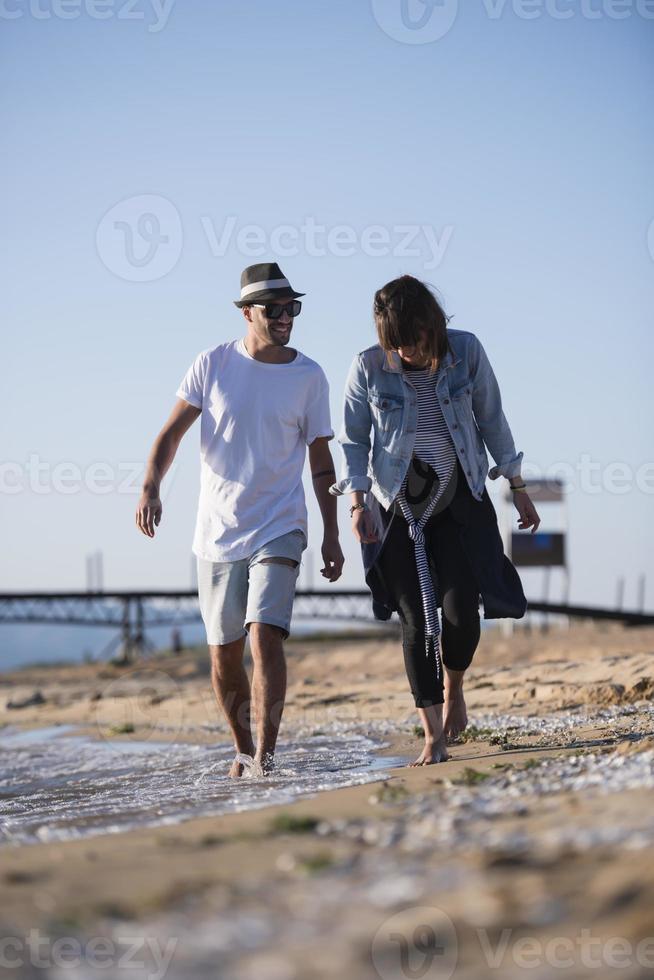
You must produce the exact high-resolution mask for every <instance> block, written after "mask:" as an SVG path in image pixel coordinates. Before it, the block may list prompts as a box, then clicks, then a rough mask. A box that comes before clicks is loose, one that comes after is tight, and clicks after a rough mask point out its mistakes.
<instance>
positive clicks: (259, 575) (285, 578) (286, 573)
mask: <svg viewBox="0 0 654 980" xmlns="http://www.w3.org/2000/svg"><path fill="white" fill-rule="evenodd" d="M306 546H307V539H306V537H305V535H304V531H301V530H299V528H298V530H296V531H289V532H288V534H282V535H281V537H279V538H274V539H273V540H272V541H268V542H267V543H266V544H264V545H262V546H261V547H260V548H257V550H256V551H255V552H254V553H253V554H251V555H249V556H248V557H247V558H241V559H239V560H238V561H207V560H206V559H204V558H198V559H197V567H198V596H199V599H200V612H201V613H202V619H203V621H204V625H205V629H206V631H207V643H208V644H209V645H211V646H214V645H217V644H224V643H233V642H234V640H238V639H240V638H241V637H242V636H245V634H246V633H247V631H248V628H249V626H250V623H267V624H268V625H269V626H278V627H279V628H280V629H281V630H282V631H283V633H284V639H286V637H287V636H288V634H289V631H290V626H291V615H292V612H293V600H294V598H295V584H296V582H297V577H298V575H299V572H300V560H301V558H302V552H303V551H304V549H305V548H306ZM266 558H290V559H291V560H293V561H295V562H297V565H296V566H295V567H293V566H291V565H288V564H286V563H282V562H265V561H263V559H266Z"/></svg>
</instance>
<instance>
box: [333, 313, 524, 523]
mask: <svg viewBox="0 0 654 980" xmlns="http://www.w3.org/2000/svg"><path fill="white" fill-rule="evenodd" d="M447 335H448V339H449V342H450V347H451V350H448V352H447V354H446V355H445V358H444V359H443V362H442V363H443V371H441V372H440V376H439V380H438V383H437V386H436V392H437V395H438V399H439V402H440V406H441V409H442V411H443V416H444V418H445V422H446V423H447V427H448V429H449V432H450V435H451V436H452V440H453V442H454V445H455V447H456V453H457V456H458V458H459V460H460V462H461V466H462V468H463V471H464V473H465V474H466V476H467V478H468V484H469V486H470V489H471V491H472V494H473V496H474V497H475V498H476V499H477V500H481V497H482V494H483V492H484V486H485V483H486V477H487V476H489V477H490V479H491V480H495V479H497V477H498V476H505V477H507V478H509V477H512V476H519V475H520V466H521V461H522V457H523V453H522V452H520V453H516V450H515V444H514V442H513V436H512V435H511V430H510V428H509V424H508V422H507V421H506V418H505V416H504V412H503V411H502V400H501V397H500V389H499V386H498V383H497V380H496V378H495V375H494V373H493V369H492V367H491V365H490V361H489V360H488V357H487V355H486V351H485V350H484V348H483V346H482V344H481V342H480V341H479V340H478V339H477V337H476V336H475V335H474V334H473V333H470V332H469V331H467V330H454V329H450V330H448V331H447ZM417 422H418V404H417V396H416V391H415V388H414V387H413V385H411V384H410V382H409V381H407V379H406V376H405V375H404V373H403V371H402V365H401V361H400V357H399V355H398V354H396V353H395V352H393V351H391V352H390V353H388V354H385V352H384V351H383V350H382V348H381V347H380V346H379V345H378V344H375V346H374V347H369V348H368V349H367V350H364V351H362V352H361V353H360V354H358V355H357V357H355V359H354V361H353V362H352V366H351V368H350V372H349V375H348V379H347V384H346V388H345V406H344V416H343V425H342V428H341V431H340V433H339V437H338V441H339V443H340V444H341V446H342V449H343V454H344V465H343V470H342V479H341V480H339V481H338V482H337V483H334V484H333V485H332V486H331V487H330V488H329V491H330V493H332V494H335V495H337V496H338V495H340V494H343V493H349V492H351V491H353V490H362V491H364V492H366V493H367V492H369V491H371V492H372V493H373V494H374V496H375V497H376V498H377V500H379V502H380V503H381V504H382V505H383V506H384V507H385V508H389V507H390V505H391V503H392V502H393V500H394V498H395V497H396V495H397V493H398V491H399V490H400V487H401V486H402V482H403V480H404V477H405V474H406V472H407V469H408V468H409V463H410V461H411V456H412V454H413V447H414V444H415V438H416V427H417ZM371 430H372V436H373V439H372V443H371ZM484 443H485V444H486V446H487V447H488V451H489V452H490V454H491V456H492V457H493V459H494V461H495V463H496V465H495V466H493V467H492V469H491V470H489V469H488V457H487V456H486V449H485V448H484ZM371 445H372V456H371V455H370V449H371Z"/></svg>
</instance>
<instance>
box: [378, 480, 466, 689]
mask: <svg viewBox="0 0 654 980" xmlns="http://www.w3.org/2000/svg"><path fill="white" fill-rule="evenodd" d="M461 490H462V491H463V492H468V493H469V492H470V491H469V489H468V487H467V485H466V486H465V487H461ZM459 492H460V491H459ZM424 532H425V549H426V551H427V555H428V557H429V563H430V569H431V573H432V578H433V581H434V584H435V586H436V600H437V602H438V604H439V605H440V606H441V607H442V616H441V636H440V643H441V648H442V660H443V663H444V664H445V666H446V667H449V668H450V669H451V670H465V669H466V668H467V667H469V666H470V663H471V661H472V658H473V656H474V653H475V650H476V649H477V646H478V644H479V637H480V633H481V628H480V622H479V587H478V584H477V581H476V580H475V576H474V574H473V572H472V569H471V567H470V563H469V561H468V559H467V558H466V556H465V554H464V551H463V548H462V546H461V541H460V537H459V525H458V524H457V522H456V520H455V519H454V517H453V516H452V512H451V509H450V507H446V508H445V510H443V511H441V512H440V513H439V514H434V515H433V517H431V518H430V519H429V520H428V521H427V524H426V525H425V529H424ZM377 560H378V568H379V573H380V575H381V576H382V578H383V580H384V584H385V586H386V589H387V590H388V593H389V595H390V596H392V598H393V600H394V603H395V607H396V609H397V611H398V614H399V617H400V621H401V623H402V647H403V649H404V665H405V668H406V672H407V677H408V679H409V684H410V687H411V693H412V694H413V697H414V699H415V703H416V706H417V707H418V708H426V707H428V706H429V705H432V704H442V703H443V700H444V694H443V682H442V677H441V680H440V681H439V679H438V677H437V675H436V660H435V654H434V651H433V650H431V651H430V653H429V656H427V655H426V646H425V615H424V610H423V605H422V596H421V594H420V582H419V579H418V570H417V568H416V556H415V546H414V544H413V541H412V540H411V538H410V537H409V533H408V526H407V522H406V521H405V520H404V518H403V517H402V516H401V515H400V514H395V516H394V517H393V519H392V521H391V525H390V527H389V528H388V532H387V535H386V539H385V541H384V546H383V548H382V550H381V554H380V555H379V558H378V559H377ZM434 573H435V577H434Z"/></svg>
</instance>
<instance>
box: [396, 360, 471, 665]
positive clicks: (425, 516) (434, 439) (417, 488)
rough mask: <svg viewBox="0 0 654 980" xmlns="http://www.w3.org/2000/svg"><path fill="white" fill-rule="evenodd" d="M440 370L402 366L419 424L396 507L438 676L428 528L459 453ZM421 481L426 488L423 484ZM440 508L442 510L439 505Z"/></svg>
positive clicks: (451, 481)
mask: <svg viewBox="0 0 654 980" xmlns="http://www.w3.org/2000/svg"><path fill="white" fill-rule="evenodd" d="M439 372H440V368H439V369H438V370H437V371H436V372H435V373H434V374H430V373H429V371H428V370H427V369H424V370H411V369H407V368H404V376H405V377H406V379H407V380H408V381H409V383H410V384H411V385H413V387H414V388H415V390H416V395H417V400H418V421H417V429H416V440H415V445H414V458H413V460H412V462H411V466H410V467H409V470H408V471H407V475H406V477H405V478H404V482H403V484H402V487H401V488H400V491H399V493H398V495H397V497H396V502H397V505H398V507H399V509H400V511H401V513H402V514H403V516H404V518H405V520H406V522H407V524H408V526H409V537H410V538H411V539H412V540H413V543H414V545H415V552H416V567H417V570H418V579H419V582H420V593H421V596H422V604H423V609H424V614H425V645H426V654H427V656H429V653H430V649H432V648H433V651H434V656H435V661H436V672H437V675H438V676H440V673H441V668H440V649H439V635H440V624H439V621H438V604H437V599H436V596H437V594H438V592H437V590H438V584H437V582H435V581H433V579H432V575H431V572H430V569H429V559H428V557H427V552H426V550H425V537H424V533H423V531H424V527H425V524H426V523H427V521H428V520H429V518H430V517H431V516H432V514H434V513H436V512H437V510H442V509H444V508H445V507H446V506H447V504H448V503H449V501H450V500H451V499H452V496H453V494H454V489H455V487H456V459H457V457H456V449H455V447H454V443H453V442H452V437H451V435H450V432H449V429H448V428H447V423H446V422H445V419H444V417H443V412H442V410H441V406H440V402H439V400H438V395H437V394H436V383H437V381H438V378H439ZM421 477H422V485H421ZM439 505H440V506H439Z"/></svg>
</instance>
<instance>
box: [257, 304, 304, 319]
mask: <svg viewBox="0 0 654 980" xmlns="http://www.w3.org/2000/svg"><path fill="white" fill-rule="evenodd" d="M252 306H257V307H258V308H259V309H260V310H265V311H266V317H267V318H268V319H269V320H279V318H280V316H281V315H282V313H288V315H289V316H290V317H294V316H299V314H300V310H301V309H302V303H301V302H300V301H299V299H294V300H293V301H292V302H291V303H253V304H252Z"/></svg>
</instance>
